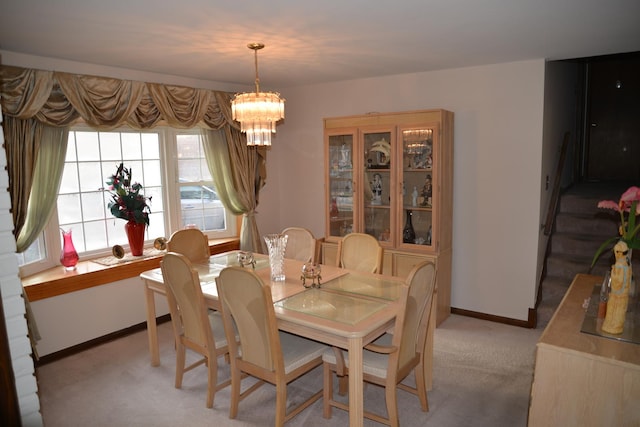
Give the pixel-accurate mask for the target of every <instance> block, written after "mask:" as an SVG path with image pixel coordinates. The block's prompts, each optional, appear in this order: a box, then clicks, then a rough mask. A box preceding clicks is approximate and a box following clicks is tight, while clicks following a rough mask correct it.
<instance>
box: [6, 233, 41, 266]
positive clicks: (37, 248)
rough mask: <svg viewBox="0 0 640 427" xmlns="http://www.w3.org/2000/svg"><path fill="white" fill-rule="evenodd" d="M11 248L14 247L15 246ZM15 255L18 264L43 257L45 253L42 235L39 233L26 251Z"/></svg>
mask: <svg viewBox="0 0 640 427" xmlns="http://www.w3.org/2000/svg"><path fill="white" fill-rule="evenodd" d="M13 249H15V247H14V248H13ZM16 255H17V257H18V265H25V264H29V263H32V262H36V261H40V260H43V259H45V258H46V256H47V253H46V250H45V246H44V238H43V236H42V235H40V237H39V238H37V239H36V240H35V241H34V242H33V243H32V244H31V246H29V248H28V249H27V250H26V251H24V252H22V253H21V254H16Z"/></svg>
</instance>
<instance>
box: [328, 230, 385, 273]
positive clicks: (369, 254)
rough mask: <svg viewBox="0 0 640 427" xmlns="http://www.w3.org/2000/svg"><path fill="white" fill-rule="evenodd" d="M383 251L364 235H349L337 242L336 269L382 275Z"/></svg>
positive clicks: (376, 243)
mask: <svg viewBox="0 0 640 427" xmlns="http://www.w3.org/2000/svg"><path fill="white" fill-rule="evenodd" d="M382 254H383V249H382V246H380V243H379V242H378V240H377V239H376V238H375V237H373V236H371V235H370V234H365V233H349V234H347V235H346V236H344V237H343V238H342V239H341V240H340V241H339V242H338V257H337V265H338V267H342V268H348V269H350V270H355V271H364V272H368V273H382Z"/></svg>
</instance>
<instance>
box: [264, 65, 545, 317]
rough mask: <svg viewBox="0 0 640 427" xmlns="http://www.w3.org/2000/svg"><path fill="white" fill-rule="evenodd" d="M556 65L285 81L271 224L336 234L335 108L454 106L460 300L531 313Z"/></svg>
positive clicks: (272, 165)
mask: <svg viewBox="0 0 640 427" xmlns="http://www.w3.org/2000/svg"><path fill="white" fill-rule="evenodd" d="M544 72H545V62H544V60H542V59H540V60H532V61H522V62H514V63H506V64H496V65H489V66H481V67H469V68H459V69H451V70H442V71H434V72H426V73H417V74H407V75H399V76H389V77H381V78H372V79H362V80H356V81H348V82H340V83H332V84H323V85H314V86H306V87H299V88H293V89H288V90H284V91H283V96H284V97H285V98H286V99H287V103H286V107H285V109H286V119H285V122H284V123H283V124H282V125H280V126H278V130H277V134H276V136H275V138H274V142H273V147H272V149H271V151H270V153H269V160H268V166H267V167H268V171H267V173H268V178H267V185H266V187H265V189H264V190H263V192H262V193H261V196H260V205H259V206H258V216H257V218H258V226H259V229H260V232H261V234H265V233H271V232H276V231H278V230H281V229H282V228H284V227H285V226H291V225H301V226H305V227H308V228H309V229H311V230H312V231H313V232H314V234H316V235H317V236H324V234H325V233H324V212H325V209H324V208H325V207H324V181H323V168H324V163H323V135H322V119H323V118H324V117H332V116H342V115H352V114H363V113H367V112H373V111H376V112H391V111H405V110H417V109H431V108H444V109H447V110H450V111H453V112H454V141H455V142H454V152H455V154H454V215H453V216H454V221H453V235H454V236H453V238H454V240H453V283H452V297H451V298H452V300H451V303H452V306H453V307H456V308H461V309H465V310H471V311H477V312H481V313H487V314H492V315H497V316H504V317H508V318H512V319H520V320H526V319H527V316H528V310H529V308H533V306H534V304H535V291H536V269H537V255H538V233H539V224H540V223H539V221H540V219H539V215H540V214H539V213H540V197H541V194H540V193H541V191H542V189H541V183H540V176H541V157H542V129H543V96H544Z"/></svg>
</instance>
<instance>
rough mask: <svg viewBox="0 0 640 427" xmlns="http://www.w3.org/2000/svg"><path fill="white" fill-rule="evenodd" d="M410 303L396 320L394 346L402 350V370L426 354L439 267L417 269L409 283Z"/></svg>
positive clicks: (430, 264)
mask: <svg viewBox="0 0 640 427" xmlns="http://www.w3.org/2000/svg"><path fill="white" fill-rule="evenodd" d="M406 284H407V287H406V288H405V292H406V303H405V304H404V310H402V311H401V312H400V314H399V315H398V316H397V317H396V325H395V328H394V330H395V331H402V332H401V333H394V336H393V344H394V345H395V346H398V348H399V349H400V350H399V351H398V353H397V354H398V365H397V366H398V368H399V369H402V367H403V366H405V365H406V364H407V363H410V362H411V361H412V360H413V359H414V358H415V357H416V354H417V353H422V349H423V346H424V342H425V340H426V338H427V331H428V326H429V320H430V318H431V306H432V301H433V295H434V290H435V284H436V266H435V264H434V263H433V262H432V261H423V262H421V263H420V264H418V265H416V266H415V267H414V268H413V269H412V270H411V272H410V273H409V276H408V277H407V281H406Z"/></svg>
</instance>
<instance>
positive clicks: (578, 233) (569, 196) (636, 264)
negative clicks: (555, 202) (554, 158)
mask: <svg viewBox="0 0 640 427" xmlns="http://www.w3.org/2000/svg"><path fill="white" fill-rule="evenodd" d="M630 186H631V184H628V183H581V184H576V185H574V186H573V187H571V188H569V189H568V190H566V191H565V192H564V193H563V194H562V196H561V197H560V203H559V206H558V212H557V214H556V219H555V227H554V231H553V233H552V235H551V249H550V251H549V255H548V257H547V260H546V276H545V279H544V281H543V282H542V294H541V296H542V298H541V300H540V304H539V305H538V309H537V316H538V324H537V328H544V327H545V326H546V325H547V323H548V322H549V320H551V316H553V313H554V312H555V310H556V308H557V307H558V305H559V304H560V301H562V297H564V294H565V292H566V291H567V289H568V288H569V285H571V282H572V280H573V278H574V276H575V275H576V274H578V273H590V274H596V275H604V273H605V272H606V271H607V270H608V269H609V268H610V267H611V264H612V262H613V255H612V252H611V251H605V252H604V253H603V254H602V255H601V256H600V258H599V260H598V262H597V263H596V265H595V266H594V267H593V269H591V260H592V259H593V256H594V254H595V252H596V251H597V249H598V248H599V247H600V245H601V244H602V243H603V242H604V241H605V240H607V239H608V238H610V237H612V236H615V235H616V234H617V232H618V226H619V221H620V220H619V215H618V213H617V212H614V211H611V210H606V209H600V208H598V207H597V205H598V202H599V201H600V200H615V201H617V200H618V199H619V198H620V196H621V195H622V193H623V192H624V191H625V190H626V189H627V188H629V187H630ZM636 252H639V251H636ZM633 270H634V271H635V272H640V253H635V254H634V256H633Z"/></svg>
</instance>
